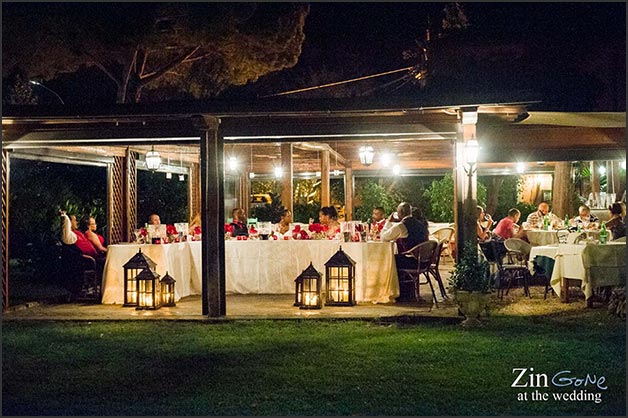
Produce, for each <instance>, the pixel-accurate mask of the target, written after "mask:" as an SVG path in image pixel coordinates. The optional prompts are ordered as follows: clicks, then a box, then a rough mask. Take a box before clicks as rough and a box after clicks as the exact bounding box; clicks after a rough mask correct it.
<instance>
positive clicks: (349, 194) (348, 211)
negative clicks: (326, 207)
mask: <svg viewBox="0 0 628 418" xmlns="http://www.w3.org/2000/svg"><path fill="white" fill-rule="evenodd" d="M352 220H353V169H352V168H351V161H347V165H346V166H345V221H352Z"/></svg>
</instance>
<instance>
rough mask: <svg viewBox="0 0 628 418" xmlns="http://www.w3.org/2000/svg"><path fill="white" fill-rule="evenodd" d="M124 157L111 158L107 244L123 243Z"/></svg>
mask: <svg viewBox="0 0 628 418" xmlns="http://www.w3.org/2000/svg"><path fill="white" fill-rule="evenodd" d="M124 166H125V157H116V156H114V157H113V164H112V165H111V176H110V178H109V196H110V198H109V199H110V200H109V201H110V206H109V225H110V227H109V231H110V232H109V234H110V235H109V242H110V243H111V244H117V243H119V242H123V241H124V233H123V230H124V218H125V211H126V209H125V199H124V179H125V177H126V176H125V172H124Z"/></svg>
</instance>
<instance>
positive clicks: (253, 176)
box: [249, 171, 255, 179]
mask: <svg viewBox="0 0 628 418" xmlns="http://www.w3.org/2000/svg"><path fill="white" fill-rule="evenodd" d="M249 178H250V179H254V178H255V173H253V172H252V171H251V172H250V173H249Z"/></svg>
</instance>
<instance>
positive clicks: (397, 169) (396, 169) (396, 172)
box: [392, 164, 401, 176]
mask: <svg viewBox="0 0 628 418" xmlns="http://www.w3.org/2000/svg"><path fill="white" fill-rule="evenodd" d="M392 171H393V174H394V175H395V176H398V175H399V174H401V166H400V165H399V164H395V166H394V167H393V170H392Z"/></svg>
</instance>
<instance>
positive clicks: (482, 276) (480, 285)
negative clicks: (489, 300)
mask: <svg viewBox="0 0 628 418" xmlns="http://www.w3.org/2000/svg"><path fill="white" fill-rule="evenodd" d="M489 273H490V271H489V265H488V262H487V261H486V260H484V259H483V258H481V257H480V256H479V253H478V245H477V243H476V242H474V241H468V242H466V243H465V246H464V250H463V252H462V257H460V259H459V260H458V262H457V263H456V266H455V268H454V270H453V272H452V274H451V277H450V278H449V287H450V289H451V290H452V291H454V292H455V291H457V290H462V291H467V292H487V291H488V290H489V286H490V275H489Z"/></svg>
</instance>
